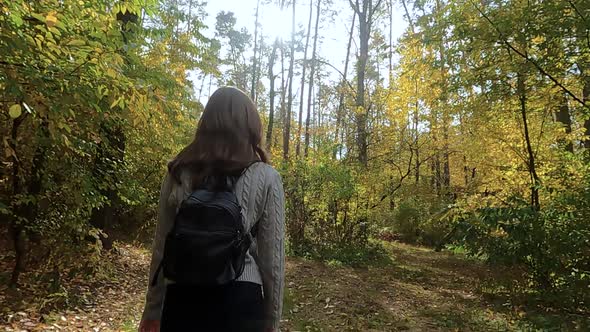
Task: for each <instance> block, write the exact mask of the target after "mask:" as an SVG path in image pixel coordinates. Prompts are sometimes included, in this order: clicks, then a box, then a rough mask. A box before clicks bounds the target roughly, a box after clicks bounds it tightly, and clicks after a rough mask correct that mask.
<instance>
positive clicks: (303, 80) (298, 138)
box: [295, 0, 313, 157]
mask: <svg viewBox="0 0 590 332" xmlns="http://www.w3.org/2000/svg"><path fill="white" fill-rule="evenodd" d="M312 18H313V1H311V0H310V1H309V20H308V22H307V36H306V37H305V48H304V51H303V64H302V65H301V66H302V69H301V90H300V91H301V93H300V94H299V114H298V116H299V122H298V123H299V124H298V129H297V148H296V149H295V155H296V156H297V157H299V154H300V153H301V129H302V124H303V91H304V90H305V72H306V69H307V49H308V48H309V37H310V36H311V19H312ZM312 66H313V62H312ZM310 84H311V81H310Z"/></svg>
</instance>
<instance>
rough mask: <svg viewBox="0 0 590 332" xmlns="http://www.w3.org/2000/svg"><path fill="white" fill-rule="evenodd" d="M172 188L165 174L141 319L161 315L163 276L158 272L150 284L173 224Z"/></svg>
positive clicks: (168, 177) (170, 180) (155, 318)
mask: <svg viewBox="0 0 590 332" xmlns="http://www.w3.org/2000/svg"><path fill="white" fill-rule="evenodd" d="M171 190H172V179H171V178H170V176H169V175H168V174H167V175H166V177H165V178H164V181H163V183H162V187H161V189H160V202H159V206H158V224H157V226H156V234H155V237H154V243H153V247H152V260H151V263H150V270H149V278H148V289H147V294H146V298H145V307H144V310H143V316H142V320H160V317H161V315H162V305H163V302H164V293H165V291H166V285H165V284H164V277H163V276H162V273H159V275H158V277H157V281H156V284H155V285H154V286H152V279H153V278H154V275H155V273H156V269H157V268H158V266H159V265H160V262H161V261H162V256H163V254H164V242H165V241H166V234H168V232H169V231H170V229H171V228H172V225H173V224H174V216H175V214H176V208H175V207H174V206H171V205H170V204H168V197H169V196H170V192H171Z"/></svg>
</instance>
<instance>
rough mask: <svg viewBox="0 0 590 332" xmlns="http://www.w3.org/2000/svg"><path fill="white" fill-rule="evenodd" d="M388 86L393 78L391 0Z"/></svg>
mask: <svg viewBox="0 0 590 332" xmlns="http://www.w3.org/2000/svg"><path fill="white" fill-rule="evenodd" d="M387 4H388V7H389V8H388V9H389V52H388V53H389V73H388V75H389V78H388V79H389V87H390V88H391V80H392V79H393V0H389V2H388V3H387Z"/></svg>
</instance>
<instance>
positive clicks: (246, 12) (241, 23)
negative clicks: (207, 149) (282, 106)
mask: <svg viewBox="0 0 590 332" xmlns="http://www.w3.org/2000/svg"><path fill="white" fill-rule="evenodd" d="M309 1H314V8H315V0H298V1H297V5H296V8H295V10H296V24H297V25H299V26H301V27H305V28H307V23H308V19H309V4H310V3H309ZM387 1H388V0H384V1H383V4H382V6H384V8H386V7H385V6H386V4H385V2H387ZM256 2H257V0H211V1H209V2H208V3H207V5H206V7H205V10H206V12H207V14H208V16H207V18H206V19H205V23H206V25H207V26H208V27H209V29H208V31H207V32H206V35H207V36H209V37H212V36H213V35H214V29H215V16H216V15H217V13H219V12H220V11H232V12H234V15H235V17H236V19H237V22H236V29H240V28H241V27H246V29H248V31H249V32H250V34H252V35H253V34H254V23H255V14H256ZM260 2H261V5H260V13H259V14H260V15H259V16H260V19H259V20H260V23H261V26H262V34H263V35H264V36H265V40H266V41H267V42H271V41H273V40H274V39H275V38H282V39H283V40H286V41H289V40H290V39H291V8H290V7H289V8H287V7H286V8H284V9H283V10H281V9H280V7H279V6H278V5H276V4H272V3H271V4H264V5H263V3H264V2H267V1H264V0H262V1H260ZM332 2H333V4H332V5H330V7H329V9H330V10H332V11H333V12H334V13H335V15H334V16H333V18H328V17H320V18H321V20H320V30H319V31H320V35H321V36H322V39H321V41H320V43H318V54H319V55H320V56H321V57H322V58H323V59H325V60H326V61H328V62H329V63H330V64H332V65H334V66H335V67H337V68H339V69H340V70H342V69H343V68H344V61H345V57H346V46H347V42H348V33H349V29H350V24H351V21H352V15H353V10H352V9H351V7H350V5H349V2H348V0H332ZM394 2H396V3H397V1H394ZM314 10H315V9H314ZM393 17H394V18H393V22H394V24H393V40H394V42H395V41H396V40H397V39H398V38H399V37H401V35H402V34H403V32H404V31H405V29H406V27H407V22H406V20H405V19H404V17H403V9H402V8H401V7H400V6H398V5H397V4H394V9H393ZM383 21H388V19H384V20H383ZM314 23H315V13H314V18H313V20H312V31H313V24H314ZM381 28H382V30H383V31H384V33H387V37H388V34H389V24H387V26H386V25H382V26H381ZM355 31H357V35H358V25H357V26H356V29H355ZM354 39H355V40H358V36H357V37H355V38H354ZM311 44H312V40H310V49H309V51H308V54H310V53H311ZM356 50H357V48H356V45H355V43H354V41H353V46H352V49H351V51H352V53H353V54H354V53H355V52H356ZM250 56H251V50H250V52H249V54H248V55H246V59H249V58H250ZM300 56H301V57H302V55H300ZM351 56H352V55H351ZM351 59H354V57H351ZM327 70H328V69H327ZM330 71H332V72H331V73H330V75H329V77H330V78H331V79H334V80H336V79H337V78H338V74H336V73H335V72H333V70H331V69H330ZM296 81H297V82H298V81H299V80H296ZM195 83H199V84H195V86H199V85H200V82H195ZM265 84H267V83H265ZM214 88H215V87H212V91H213V90H214ZM203 98H204V99H206V96H203ZM203 98H202V99H203Z"/></svg>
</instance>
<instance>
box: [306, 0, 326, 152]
mask: <svg viewBox="0 0 590 332" xmlns="http://www.w3.org/2000/svg"><path fill="white" fill-rule="evenodd" d="M321 3H322V1H321V0H317V5H316V18H315V31H314V36H313V51H312V52H313V53H312V55H311V70H310V71H309V87H308V91H307V117H306V119H305V157H306V158H307V155H308V151H309V112H310V108H311V93H312V91H313V79H314V75H315V69H316V57H317V55H316V52H317V45H318V31H319V26H320V9H321V8H320V6H321ZM314 105H315V104H314Z"/></svg>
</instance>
